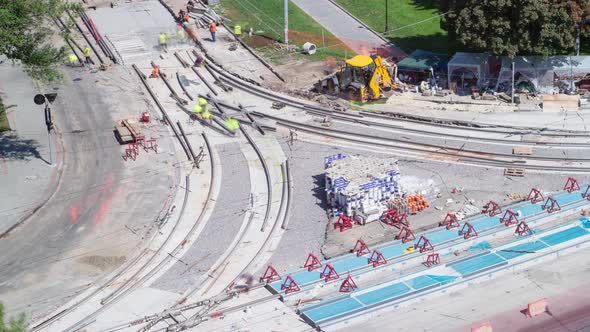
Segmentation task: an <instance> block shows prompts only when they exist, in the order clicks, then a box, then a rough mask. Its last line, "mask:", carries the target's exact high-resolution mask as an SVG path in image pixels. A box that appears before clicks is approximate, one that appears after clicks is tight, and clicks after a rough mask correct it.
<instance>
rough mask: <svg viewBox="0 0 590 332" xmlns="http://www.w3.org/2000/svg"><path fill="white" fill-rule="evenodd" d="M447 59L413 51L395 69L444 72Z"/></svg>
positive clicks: (436, 54)
mask: <svg viewBox="0 0 590 332" xmlns="http://www.w3.org/2000/svg"><path fill="white" fill-rule="evenodd" d="M448 61H449V57H448V56H447V55H445V54H439V53H432V52H428V51H423V50H415V51H414V52H412V53H411V54H410V55H408V56H407V57H406V58H404V59H403V60H402V61H400V62H398V63H397V68H399V69H406V70H414V71H430V70H433V71H445V70H446V65H447V62H448Z"/></svg>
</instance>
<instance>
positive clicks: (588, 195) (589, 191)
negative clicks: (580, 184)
mask: <svg viewBox="0 0 590 332" xmlns="http://www.w3.org/2000/svg"><path fill="white" fill-rule="evenodd" d="M582 198H585V199H587V200H590V184H589V185H588V187H586V191H584V194H583V195H582Z"/></svg>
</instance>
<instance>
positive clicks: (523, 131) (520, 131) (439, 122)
mask: <svg viewBox="0 0 590 332" xmlns="http://www.w3.org/2000/svg"><path fill="white" fill-rule="evenodd" d="M210 68H212V69H213V70H215V71H216V72H217V73H218V74H219V75H220V76H219V77H220V79H221V80H223V81H225V82H226V83H227V84H229V85H231V86H233V87H236V88H238V89H240V90H243V91H246V92H249V93H252V94H255V95H258V96H260V97H262V98H264V99H267V100H273V101H276V102H282V103H285V104H286V105H289V106H292V107H295V108H300V109H304V110H306V111H307V112H316V113H322V114H323V115H330V116H333V117H336V116H340V117H342V118H341V119H342V120H347V119H345V117H347V118H350V121H351V122H363V123H364V124H367V125H372V126H383V127H391V128H395V126H393V125H387V124H383V123H380V122H372V121H368V120H357V119H361V118H363V117H375V118H380V119H387V120H390V121H397V122H410V123H419V124H423V125H428V126H433V127H446V128H451V129H454V130H466V131H476V132H482V131H485V132H490V133H498V134H511V135H527V134H531V135H535V134H536V133H535V131H542V133H541V134H538V135H540V136H548V137H590V135H589V134H585V133H584V132H570V131H568V132H563V133H562V132H561V131H560V132H558V133H552V132H548V131H550V130H547V129H545V130H543V129H537V128H526V127H523V128H520V127H507V126H506V127H505V128H514V130H511V131H508V130H494V129H491V128H486V127H485V125H483V124H476V125H473V124H472V123H468V122H461V121H457V120H450V119H448V120H447V119H434V118H433V119H430V118H428V119H427V118H419V119H416V118H417V117H410V116H408V115H404V114H399V113H391V114H394V116H392V117H389V116H384V115H377V114H375V113H370V112H364V111H361V112H352V113H351V112H342V111H335V110H331V109H328V108H325V107H321V106H316V105H312V104H309V103H308V102H305V101H302V100H297V99H294V98H291V97H288V96H282V95H279V94H276V93H274V92H272V91H270V90H267V89H264V88H261V87H258V86H253V85H248V83H249V82H245V81H243V80H242V81H239V78H235V77H233V75H231V74H228V73H226V72H225V71H224V70H223V69H220V68H216V67H215V66H210ZM388 114H389V113H388ZM448 122H452V123H460V125H453V124H449V123H448ZM468 125H470V126H468ZM396 129H400V130H402V129H407V128H399V127H398V128H396ZM414 131H415V132H419V131H420V130H416V129H414ZM422 132H423V133H435V132H432V131H422ZM456 136H457V137H460V136H461V135H456ZM469 138H472V139H478V138H477V137H473V136H469ZM480 139H482V140H483V138H480ZM489 140H496V141H506V142H517V143H518V144H520V145H526V144H535V145H551V144H552V143H544V142H538V143H537V142H527V141H524V142H523V141H514V140H512V141H511V140H501V139H489ZM568 144H569V145H574V146H575V145H578V144H577V143H564V144H560V143H554V144H553V145H556V146H557V145H559V146H563V145H568ZM580 144H581V145H587V146H590V143H580Z"/></svg>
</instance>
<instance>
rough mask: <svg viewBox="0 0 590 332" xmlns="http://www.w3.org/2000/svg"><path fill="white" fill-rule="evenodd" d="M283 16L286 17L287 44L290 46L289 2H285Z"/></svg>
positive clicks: (287, 0)
mask: <svg viewBox="0 0 590 332" xmlns="http://www.w3.org/2000/svg"><path fill="white" fill-rule="evenodd" d="M283 15H284V16H285V44H287V45H289V0H284V3H283Z"/></svg>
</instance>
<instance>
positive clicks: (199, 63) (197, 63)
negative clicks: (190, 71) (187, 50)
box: [195, 53, 203, 67]
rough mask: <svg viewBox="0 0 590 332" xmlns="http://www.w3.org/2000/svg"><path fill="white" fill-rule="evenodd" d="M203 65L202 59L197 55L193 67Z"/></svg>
mask: <svg viewBox="0 0 590 332" xmlns="http://www.w3.org/2000/svg"><path fill="white" fill-rule="evenodd" d="M202 64H203V57H202V56H201V55H200V54H198V53H197V58H196V59H195V67H201V65H202Z"/></svg>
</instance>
